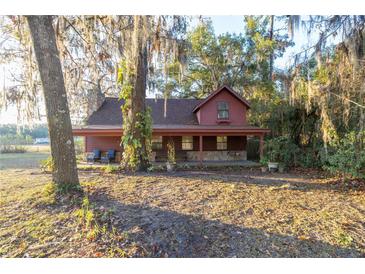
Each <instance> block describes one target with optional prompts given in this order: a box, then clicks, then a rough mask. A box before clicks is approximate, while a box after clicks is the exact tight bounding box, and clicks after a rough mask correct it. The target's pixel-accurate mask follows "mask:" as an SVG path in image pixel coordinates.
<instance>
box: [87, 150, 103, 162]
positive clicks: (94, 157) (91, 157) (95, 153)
mask: <svg viewBox="0 0 365 274" xmlns="http://www.w3.org/2000/svg"><path fill="white" fill-rule="evenodd" d="M100 155H101V151H100V150H99V149H94V150H93V152H92V153H89V154H88V155H87V159H86V160H87V162H88V163H89V162H91V163H93V162H95V161H96V160H99V159H100Z"/></svg>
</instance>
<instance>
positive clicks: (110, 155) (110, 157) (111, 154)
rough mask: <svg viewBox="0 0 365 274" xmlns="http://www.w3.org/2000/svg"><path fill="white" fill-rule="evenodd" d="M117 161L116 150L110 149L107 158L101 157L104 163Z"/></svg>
mask: <svg viewBox="0 0 365 274" xmlns="http://www.w3.org/2000/svg"><path fill="white" fill-rule="evenodd" d="M114 160H115V150H114V149H109V150H108V152H107V153H106V155H105V156H102V157H101V162H102V163H110V162H111V161H114Z"/></svg>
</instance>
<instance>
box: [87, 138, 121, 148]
mask: <svg viewBox="0 0 365 274" xmlns="http://www.w3.org/2000/svg"><path fill="white" fill-rule="evenodd" d="M120 138H121V137H118V136H86V142H85V146H86V152H92V151H93V149H100V150H101V151H107V150H108V149H115V150H116V151H121V150H122V148H121V147H120Z"/></svg>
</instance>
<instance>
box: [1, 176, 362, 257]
mask: <svg viewBox="0 0 365 274" xmlns="http://www.w3.org/2000/svg"><path fill="white" fill-rule="evenodd" d="M80 178H81V181H82V186H83V188H84V190H85V192H86V193H87V195H88V197H89V201H90V204H91V205H92V206H91V207H92V208H93V210H94V212H95V213H94V214H95V216H99V219H98V220H99V221H98V225H95V226H94V228H95V227H97V228H98V230H97V231H98V233H95V231H94V230H95V229H94V230H93V231H92V232H93V233H90V231H89V232H87V231H86V229H85V226H80V223H79V222H78V220H77V218H76V217H75V212H77V210H78V209H79V208H80V206H79V204H77V203H75V204H73V203H70V202H69V200H57V201H55V200H52V199H51V198H50V197H49V196H47V195H44V193H45V191H44V188H45V185H47V183H48V182H50V179H51V177H50V175H45V174H42V173H40V172H39V171H37V170H2V171H1V170H0V195H1V196H0V198H1V200H0V256H2V257H364V256H365V195H364V194H365V189H364V187H363V184H361V183H356V182H354V183H352V184H347V185H343V184H341V183H339V182H337V181H335V180H333V179H328V178H325V176H324V175H323V174H320V173H318V172H315V171H308V170H297V171H293V172H291V173H287V174H277V173H274V174H271V173H265V174H264V173H261V172H260V171H259V170H256V169H252V170H249V169H242V170H237V169H232V170H227V169H226V170H223V171H222V170H217V171H207V170H206V171H199V170H197V171H178V172H175V173H140V174H136V175H127V174H121V173H117V174H109V173H104V172H99V171H95V170H94V171H80ZM50 199H51V201H50ZM100 216H101V217H100ZM103 222H104V223H107V226H106V225H103ZM86 227H90V226H88V225H86ZM100 227H102V229H101V228H100ZM99 228H100V229H99ZM85 231H86V232H87V233H86V232H85ZM100 231H102V232H100ZM85 235H86V236H85Z"/></svg>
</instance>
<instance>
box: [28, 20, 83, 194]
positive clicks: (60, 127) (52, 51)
mask: <svg viewBox="0 0 365 274" xmlns="http://www.w3.org/2000/svg"><path fill="white" fill-rule="evenodd" d="M27 21H28V24H29V29H30V33H31V37H32V41H33V47H34V52H35V56H36V60H37V63H38V68H39V73H40V78H41V82H42V86H43V92H44V98H45V103H46V112H47V120H48V127H49V135H50V139H51V154H52V159H53V162H54V170H53V181H54V182H55V183H57V184H58V185H59V186H60V187H61V188H64V189H65V188H66V189H70V187H71V188H72V187H74V186H77V185H78V184H79V179H78V175H77V168H76V157H75V149H74V141H73V136H72V127H71V119H70V113H69V108H68V103H67V95H66V89H65V83H64V79H63V74H62V67H61V62H60V58H59V52H58V49H57V44H56V36H55V31H54V29H53V25H52V16H27Z"/></svg>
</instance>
